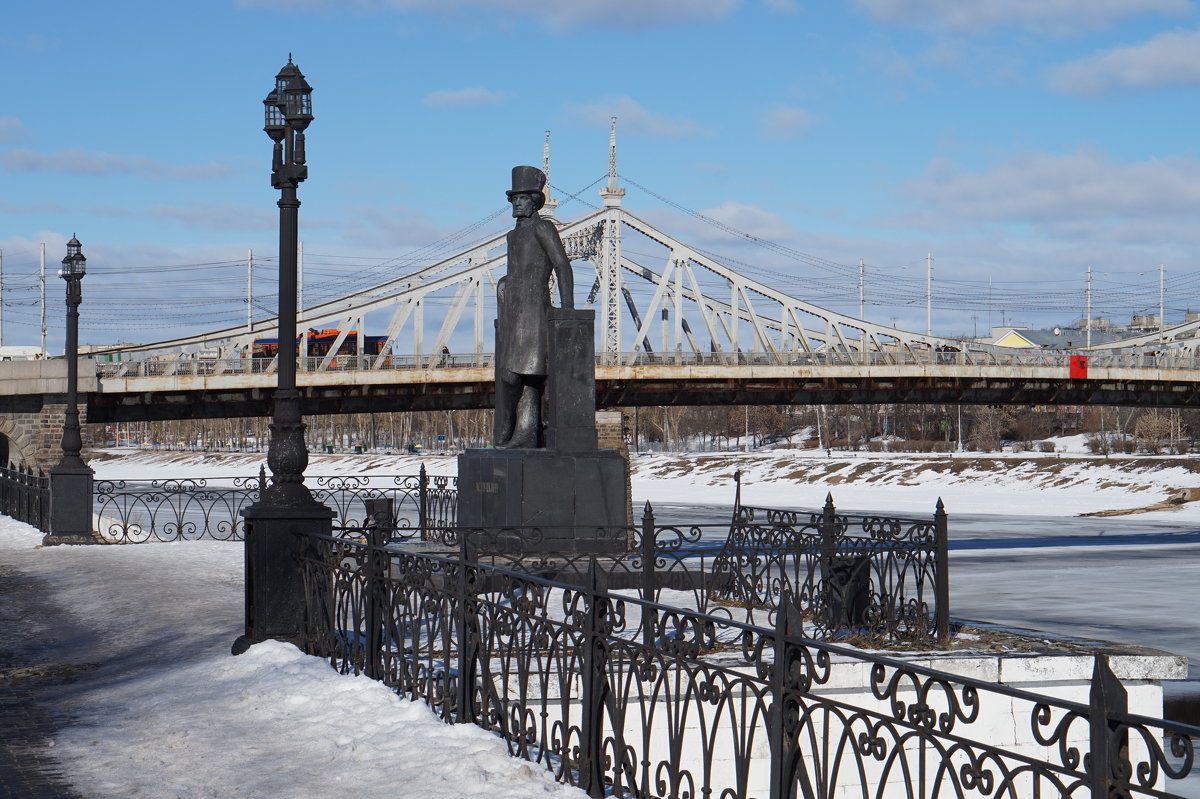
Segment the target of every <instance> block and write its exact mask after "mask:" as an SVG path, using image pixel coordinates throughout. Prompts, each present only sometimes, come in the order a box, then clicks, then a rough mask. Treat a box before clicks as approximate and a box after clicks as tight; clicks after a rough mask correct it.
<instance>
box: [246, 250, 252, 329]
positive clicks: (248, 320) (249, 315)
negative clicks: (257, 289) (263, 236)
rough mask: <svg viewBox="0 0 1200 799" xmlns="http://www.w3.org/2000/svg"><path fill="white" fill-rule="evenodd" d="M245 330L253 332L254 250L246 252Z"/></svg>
mask: <svg viewBox="0 0 1200 799" xmlns="http://www.w3.org/2000/svg"><path fill="white" fill-rule="evenodd" d="M246 329H247V330H249V331H250V332H251V333H253V332H254V250H247V252H246Z"/></svg>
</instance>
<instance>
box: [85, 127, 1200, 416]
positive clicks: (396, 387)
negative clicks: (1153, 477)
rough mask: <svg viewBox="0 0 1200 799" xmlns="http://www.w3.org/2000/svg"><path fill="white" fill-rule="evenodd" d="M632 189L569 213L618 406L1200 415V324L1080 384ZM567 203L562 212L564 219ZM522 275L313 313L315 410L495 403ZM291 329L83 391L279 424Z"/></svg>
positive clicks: (387, 293)
mask: <svg viewBox="0 0 1200 799" xmlns="http://www.w3.org/2000/svg"><path fill="white" fill-rule="evenodd" d="M613 146H614V148H615V143H614V145H613ZM624 193H625V192H624V189H621V188H619V187H618V186H617V175H616V171H615V149H614V150H613V151H612V153H611V154H610V169H609V178H608V184H607V186H606V187H605V188H602V189H601V190H600V195H601V197H602V198H603V200H604V206H603V207H601V208H599V209H597V210H595V211H593V212H591V213H589V214H587V215H586V216H584V217H583V218H581V219H578V220H576V221H574V222H569V223H561V222H558V221H557V220H556V223H557V224H558V225H559V230H560V236H561V238H562V240H563V244H564V246H565V247H566V249H567V253H568V255H569V256H570V258H571V259H572V262H573V264H574V266H575V271H576V281H575V282H576V284H577V286H580V287H586V286H588V281H587V278H588V277H589V276H591V277H593V280H592V283H591V289H590V291H589V292H588V294H587V297H586V302H580V301H579V299H577V305H584V306H585V307H588V306H590V307H593V308H594V309H595V311H596V330H597V397H598V402H599V404H600V405H601V406H603V407H613V406H624V405H670V404H676V405H684V404H688V405H707V404H803V403H845V402H854V403H877V402H878V403H890V402H951V403H987V404H1000V403H1012V404H1025V403H1031V404H1043V403H1046V404H1086V403H1091V404H1137V405H1164V406H1190V405H1200V394H1198V393H1197V386H1198V385H1200V370H1198V368H1197V367H1198V363H1197V360H1196V348H1197V345H1200V339H1198V338H1197V330H1200V321H1193V322H1188V323H1185V324H1182V325H1178V326H1175V327H1171V328H1167V329H1166V330H1164V331H1161V332H1155V333H1152V334H1147V335H1143V336H1140V337H1135V338H1130V339H1125V340H1123V341H1120V342H1115V343H1111V344H1105V345H1102V346H1097V347H1093V348H1090V349H1088V350H1075V351H1073V352H1074V353H1075V354H1084V355H1086V356H1087V358H1088V368H1087V373H1086V376H1083V375H1082V374H1081V373H1080V371H1079V370H1078V369H1076V370H1075V372H1074V373H1073V372H1072V370H1071V368H1070V364H1069V358H1070V354H1071V353H1068V352H1066V351H1061V350H1041V351H1030V350H1014V349H1009V348H999V347H994V346H989V345H986V344H980V343H976V342H970V341H964V340H961V339H952V338H943V337H938V336H932V335H922V334H919V333H912V332H906V331H901V330H897V329H895V328H891V327H886V326H884V325H880V324H876V323H873V322H868V321H866V320H863V319H856V318H853V317H851V316H847V315H845V314H840V313H836V312H833V311H830V310H828V309H825V308H822V307H819V306H817V305H814V304H812V303H809V302H806V301H804V300H802V299H799V298H796V297H793V296H791V295H789V294H786V293H784V292H782V291H780V290H778V289H777V288H775V287H773V286H771V285H769V284H768V283H766V282H764V281H763V280H759V279H755V278H753V277H750V276H748V275H746V274H743V273H742V272H738V271H736V270H735V269H733V268H731V267H729V266H727V265H726V264H724V263H722V262H721V261H720V260H718V259H717V258H715V257H713V256H711V255H709V254H706V253H705V252H702V251H701V250H700V249H698V248H695V247H692V246H689V245H688V244H686V243H684V242H683V241H681V240H680V239H678V238H676V237H674V236H672V235H670V234H668V233H666V232H664V231H663V230H661V229H659V228H658V227H656V226H654V225H652V224H650V223H648V222H646V221H645V220H644V219H641V218H640V217H638V216H636V215H634V214H632V213H631V212H629V211H628V210H626V209H625V208H623V207H622V205H621V197H622V196H623V195H624ZM555 205H556V204H555V203H554V202H553V201H551V202H550V203H548V207H547V211H548V212H549V213H547V214H546V215H548V216H551V218H553V212H554V208H555ZM506 268H507V256H506V252H505V235H504V234H499V235H496V236H494V237H492V238H490V239H488V240H486V241H483V242H482V243H479V244H477V245H474V246H472V247H470V248H468V249H466V250H464V251H461V252H458V253H456V254H454V255H451V256H449V257H446V258H443V259H442V260H439V261H437V262H436V263H433V264H430V265H428V266H425V267H424V268H420V269H417V270H415V271H412V272H409V273H407V274H404V275H401V276H398V277H396V278H393V279H390V280H386V281H384V282H382V283H379V284H377V285H375V286H372V287H370V288H367V289H365V290H361V291H357V292H354V293H352V294H349V295H347V296H343V297H340V298H338V299H336V300H331V301H327V302H322V303H320V304H317V305H313V306H310V307H307V308H303V309H301V311H300V313H299V319H298V327H299V328H300V329H302V330H303V329H313V328H316V329H326V330H335V331H336V337H335V339H334V340H333V343H332V345H331V346H328V348H327V352H326V353H325V354H323V355H318V356H313V355H310V354H309V353H308V352H307V346H308V345H307V339H305V340H304V341H302V342H301V357H300V363H299V376H298V383H299V388H300V390H301V392H302V394H303V400H302V402H303V406H304V412H305V413H310V414H311V413H348V412H366V411H386V410H433V409H457V408H475V407H490V406H491V404H492V368H491V365H490V364H491V353H490V349H491V342H492V340H493V319H494V318H495V295H496V282H497V280H498V279H499V278H500V277H501V276H502V275H503V274H504V272H505V270H506ZM743 271H756V270H755V269H754V267H749V268H743ZM552 288H553V287H552ZM551 294H552V296H553V295H554V294H555V292H554V291H552V292H551ZM368 321H370V324H371V325H372V326H373V329H374V330H376V331H379V330H382V335H381V336H380V337H377V338H375V339H374V342H375V343H374V344H372V345H371V347H370V349H371V350H374V351H369V350H368V347H367V345H366V340H367V336H366V335H365V332H366V331H367V325H368ZM330 335H332V334H330ZM274 336H277V327H276V320H274V319H267V320H261V321H255V322H254V323H253V324H252V325H242V326H239V327H231V328H226V329H222V330H217V331H212V332H209V333H205V334H201V335H194V336H189V337H185V338H179V339H174V340H170V341H161V342H157V343H154V344H147V345H139V346H129V347H122V348H120V349H112V350H107V351H103V352H99V353H97V358H98V360H97V362H96V364H95V365H96V382H95V384H94V385H91V386H88V387H83V386H81V390H83V391H87V392H88V419H89V421H96V422H99V421H116V420H132V419H166V418H183V417H189V416H239V415H246V416H257V415H263V414H266V413H269V409H270V394H271V390H272V389H273V387H274V384H275V375H274V373H275V371H276V366H277V364H276V362H275V360H273V359H270V358H264V357H254V355H255V346H254V342H255V340H258V339H264V338H270V337H274ZM450 345H453V346H454V348H455V351H454V353H453V354H451V353H449V352H448V350H449V347H450ZM464 350H465V351H464ZM347 352H349V353H350V354H347ZM1147 352H1151V353H1152V354H1151V355H1147V354H1146V353H1147ZM110 359H111V360H112V362H106V361H107V360H110ZM1077 366H1078V364H1077ZM1073 374H1074V376H1072V375H1073Z"/></svg>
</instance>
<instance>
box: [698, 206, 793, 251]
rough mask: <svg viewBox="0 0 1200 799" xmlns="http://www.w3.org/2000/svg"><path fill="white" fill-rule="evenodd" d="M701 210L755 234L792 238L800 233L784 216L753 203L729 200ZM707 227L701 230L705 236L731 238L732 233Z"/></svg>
mask: <svg viewBox="0 0 1200 799" xmlns="http://www.w3.org/2000/svg"><path fill="white" fill-rule="evenodd" d="M699 213H700V214H701V215H702V216H706V217H708V218H709V219H712V220H715V221H717V222H720V223H721V224H722V225H727V226H728V227H730V228H733V229H734V230H735V231H738V232H740V233H748V234H750V235H751V236H754V237H755V238H759V239H766V240H767V241H789V240H791V239H794V238H795V237H796V229H795V228H794V227H792V226H791V225H790V224H789V223H788V222H787V221H786V220H785V219H784V218H783V217H782V216H780V215H779V214H777V213H775V212H774V211H768V210H767V209H765V208H762V207H760V206H757V205H750V204H749V203H739V202H735V201H733V200H726V201H725V202H723V203H721V204H720V205H718V206H716V207H715V208H706V209H704V210H702V211H700V212H699ZM705 227H706V230H705V229H704V228H701V229H700V230H702V231H704V233H701V234H700V235H701V238H707V239H708V240H710V241H721V240H728V239H729V236H730V234H728V233H722V232H719V231H718V230H714V229H713V228H711V227H708V226H705ZM705 233H706V234H707V235H705Z"/></svg>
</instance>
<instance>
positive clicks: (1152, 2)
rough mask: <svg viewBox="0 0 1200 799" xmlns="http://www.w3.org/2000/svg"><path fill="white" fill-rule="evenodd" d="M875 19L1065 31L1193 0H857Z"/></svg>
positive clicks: (1173, 9) (1183, 8)
mask: <svg viewBox="0 0 1200 799" xmlns="http://www.w3.org/2000/svg"><path fill="white" fill-rule="evenodd" d="M856 2H857V4H858V6H859V7H860V8H861V9H863V10H864V11H866V13H867V14H868V15H870V16H871V17H872V18H873V19H875V20H877V21H879V22H884V23H888V24H893V25H904V26H906V27H914V28H933V29H936V28H946V29H949V30H953V31H958V32H960V33H969V34H977V33H982V32H984V31H986V30H989V29H991V28H1001V27H1019V28H1025V29H1027V30H1032V31H1035V32H1037V33H1044V34H1052V35H1063V34H1071V33H1078V32H1081V31H1085V30H1096V29H1100V28H1106V27H1108V26H1110V25H1112V24H1113V23H1115V22H1118V21H1120V20H1122V19H1126V18H1128V17H1133V16H1137V15H1141V14H1184V13H1187V12H1189V11H1191V10H1192V3H1191V0H856Z"/></svg>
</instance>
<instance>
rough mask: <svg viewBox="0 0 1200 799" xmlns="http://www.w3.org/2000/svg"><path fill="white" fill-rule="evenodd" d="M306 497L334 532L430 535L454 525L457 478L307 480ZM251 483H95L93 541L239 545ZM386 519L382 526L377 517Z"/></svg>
mask: <svg viewBox="0 0 1200 799" xmlns="http://www.w3.org/2000/svg"><path fill="white" fill-rule="evenodd" d="M307 484H308V486H309V488H310V489H311V490H312V494H313V497H314V498H315V499H316V500H317V501H318V502H320V503H322V504H324V505H327V506H329V507H330V508H332V509H333V510H334V512H335V514H336V516H335V517H334V524H335V525H336V526H339V527H344V526H349V527H362V526H363V525H365V524H366V523H367V521H368V518H369V517H372V516H375V517H376V518H377V520H381V522H382V523H383V524H385V525H386V526H390V527H394V528H398V529H430V530H437V529H443V528H446V527H450V526H452V525H453V524H454V519H455V514H456V512H457V496H458V491H457V478H455V477H442V476H432V477H431V476H430V475H428V474H427V473H426V471H425V467H424V465H422V466H421V471H420V473H419V474H416V475H399V476H387V477H367V476H361V475H351V476H336V477H309V478H308V479H307ZM265 487H266V475H265V474H264V473H263V472H262V471H261V470H260V473H259V475H258V477H224V478H222V477H213V478H205V479H202V478H181V479H164V480H98V481H96V483H95V488H94V494H93V512H94V514H95V518H96V526H97V531H96V532H97V534H98V536H99V537H100V539H101V540H102V541H105V542H107V543H114V544H115V543H122V544H124V543H143V542H147V541H190V540H195V539H200V538H212V539H216V540H242V539H243V538H244V536H245V529H246V528H245V520H244V519H243V518H242V516H241V512H242V511H243V510H244V509H245V508H247V507H249V506H250V505H252V504H254V503H255V502H257V501H258V498H259V496H260V493H261V491H262V490H263V489H264V488H265ZM383 516H386V520H383V519H382V517H383Z"/></svg>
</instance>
